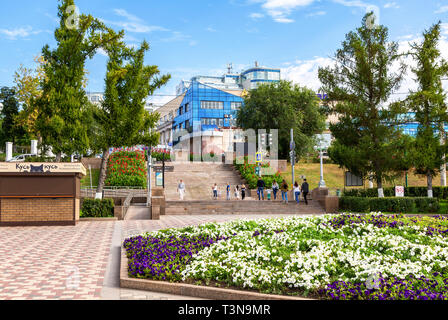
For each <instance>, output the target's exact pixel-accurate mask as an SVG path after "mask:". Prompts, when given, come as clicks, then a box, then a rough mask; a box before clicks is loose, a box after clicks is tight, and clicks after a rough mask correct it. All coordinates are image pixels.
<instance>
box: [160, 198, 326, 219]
mask: <svg viewBox="0 0 448 320" xmlns="http://www.w3.org/2000/svg"><path fill="white" fill-rule="evenodd" d="M324 213H325V211H324V210H323V208H322V207H321V206H320V205H319V203H317V202H313V201H309V205H308V206H307V205H305V203H300V204H299V205H298V204H297V203H295V202H289V204H283V203H282V202H281V201H256V200H245V201H241V200H240V201H225V200H224V201H219V200H217V201H216V200H215V201H213V200H209V201H167V207H166V215H210V214H213V215H221V214H222V215H231V214H234V215H250V214H272V215H293V214H324Z"/></svg>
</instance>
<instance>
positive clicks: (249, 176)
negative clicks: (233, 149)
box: [235, 157, 283, 189]
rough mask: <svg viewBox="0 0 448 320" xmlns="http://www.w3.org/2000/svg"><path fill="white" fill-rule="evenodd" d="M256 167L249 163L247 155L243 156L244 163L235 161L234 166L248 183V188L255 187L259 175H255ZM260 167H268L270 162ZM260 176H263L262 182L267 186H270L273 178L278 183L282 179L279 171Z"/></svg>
mask: <svg viewBox="0 0 448 320" xmlns="http://www.w3.org/2000/svg"><path fill="white" fill-rule="evenodd" d="M256 167H258V165H257V164H250V163H249V158H248V157H245V158H244V164H238V162H237V161H235V168H236V169H237V170H238V171H239V172H240V173H241V176H242V177H243V179H244V180H246V182H247V183H248V184H249V188H250V189H256V188H257V182H258V178H259V176H257V175H256V174H255V168H256ZM261 167H262V168H265V169H267V168H270V164H269V163H267V164H263V165H262V166H261ZM262 178H263V180H264V182H265V183H266V187H267V188H272V184H273V182H274V180H275V181H277V183H278V184H281V182H282V181H283V178H282V176H281V174H280V172H277V173H275V174H274V175H269V176H263V177H262Z"/></svg>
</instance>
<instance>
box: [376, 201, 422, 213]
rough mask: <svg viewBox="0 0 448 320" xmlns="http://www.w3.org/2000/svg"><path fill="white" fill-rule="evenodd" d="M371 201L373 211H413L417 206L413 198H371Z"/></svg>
mask: <svg viewBox="0 0 448 320" xmlns="http://www.w3.org/2000/svg"><path fill="white" fill-rule="evenodd" d="M369 202H370V211H373V212H394V213H401V212H406V213H412V212H415V208H416V203H415V199H413V198H370V199H369Z"/></svg>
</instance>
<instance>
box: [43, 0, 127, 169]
mask: <svg viewBox="0 0 448 320" xmlns="http://www.w3.org/2000/svg"><path fill="white" fill-rule="evenodd" d="M59 2H60V4H59V7H58V9H59V12H58V16H59V18H60V25H59V27H58V28H57V29H56V31H55V38H56V42H57V47H56V48H55V49H50V48H49V46H48V45H46V46H45V47H44V48H43V49H42V56H43V59H44V60H45V61H46V62H47V63H46V64H45V65H44V71H45V81H44V82H43V84H42V95H41V97H40V98H38V100H37V103H38V108H39V111H40V112H39V114H38V117H37V120H36V128H37V130H38V131H39V132H40V134H41V135H42V138H43V144H44V145H47V146H51V147H52V150H53V152H54V153H55V154H56V155H57V161H58V160H60V159H61V156H62V154H63V153H64V154H66V155H67V156H69V155H71V154H73V153H75V152H79V153H85V152H86V151H87V149H88V147H89V140H88V135H87V128H86V126H85V124H84V123H83V119H84V112H85V106H86V105H87V104H88V99H87V96H86V92H85V90H84V85H85V79H86V70H85V62H86V59H87V58H93V56H94V55H95V53H96V51H97V50H98V49H99V48H101V47H103V46H104V45H105V44H107V43H109V42H110V41H111V40H113V39H114V37H117V35H116V34H115V33H112V30H111V29H109V28H107V27H106V26H105V25H104V24H103V23H102V22H100V21H99V20H98V19H95V18H93V17H92V16H91V15H84V14H81V15H76V12H75V10H74V1H73V0H59ZM118 36H123V34H119V35H118Z"/></svg>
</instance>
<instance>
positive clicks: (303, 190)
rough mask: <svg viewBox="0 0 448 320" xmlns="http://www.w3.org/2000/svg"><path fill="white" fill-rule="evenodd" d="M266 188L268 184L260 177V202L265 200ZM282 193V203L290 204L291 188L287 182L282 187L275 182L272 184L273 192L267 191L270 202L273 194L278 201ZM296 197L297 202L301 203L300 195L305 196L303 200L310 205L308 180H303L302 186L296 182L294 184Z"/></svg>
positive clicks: (283, 182)
mask: <svg viewBox="0 0 448 320" xmlns="http://www.w3.org/2000/svg"><path fill="white" fill-rule="evenodd" d="M265 188H266V183H265V182H264V180H263V179H262V178H261V177H260V178H259V179H258V182H257V194H258V200H260V201H261V200H264V190H265ZM279 191H281V193H282V201H283V203H288V192H289V186H288V183H287V182H286V180H283V181H282V183H281V186H279V184H278V183H277V181H275V180H274V182H272V190H271V189H267V198H268V200H271V192H272V193H273V194H274V200H277V194H278V192H279ZM293 192H294V196H295V200H296V202H297V203H298V204H299V203H300V195H301V194H303V199H304V200H305V204H306V205H308V199H307V196H308V194H309V192H310V186H309V184H308V182H307V181H306V179H304V180H303V183H302V185H301V186H299V184H298V183H297V182H296V183H295V184H294V188H293Z"/></svg>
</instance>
